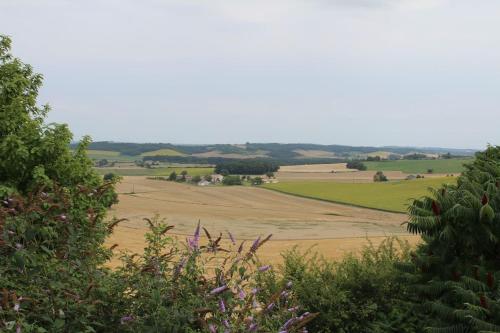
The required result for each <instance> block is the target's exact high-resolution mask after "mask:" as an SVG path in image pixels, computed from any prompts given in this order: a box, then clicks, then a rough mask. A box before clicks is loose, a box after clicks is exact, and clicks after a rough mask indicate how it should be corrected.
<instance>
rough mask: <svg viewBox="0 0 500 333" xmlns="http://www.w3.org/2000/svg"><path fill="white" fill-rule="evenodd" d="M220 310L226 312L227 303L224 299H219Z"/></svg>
mask: <svg viewBox="0 0 500 333" xmlns="http://www.w3.org/2000/svg"><path fill="white" fill-rule="evenodd" d="M219 310H220V312H226V304H225V303H224V300H223V299H220V300H219Z"/></svg>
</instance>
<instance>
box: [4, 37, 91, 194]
mask: <svg viewBox="0 0 500 333" xmlns="http://www.w3.org/2000/svg"><path fill="white" fill-rule="evenodd" d="M10 44H11V42H10V39H9V38H7V37H1V36H0V156H2V158H1V159H0V186H5V187H9V188H11V189H14V190H15V191H19V192H21V193H27V192H28V191H30V190H33V189H35V188H37V187H38V186H50V185H51V181H56V182H57V183H58V184H59V185H60V186H76V185H77V184H80V185H89V186H98V185H99V184H100V182H101V179H100V177H99V176H98V175H97V174H95V173H94V172H93V171H92V168H91V166H92V162H91V161H90V160H89V159H88V158H87V156H86V154H85V149H86V147H87V146H88V145H89V143H90V140H89V138H84V139H83V141H82V143H81V144H80V145H79V146H77V147H76V149H75V151H74V152H72V151H71V150H70V149H69V144H70V142H71V139H72V134H71V132H70V131H69V129H68V127H67V126H66V125H57V124H51V125H45V124H44V119H45V117H46V115H47V112H48V111H49V107H48V106H47V105H45V106H43V107H40V106H38V105H37V96H38V90H39V89H40V87H41V85H42V76H41V75H40V74H36V73H34V72H33V69H32V68H31V66H29V65H26V64H24V63H22V62H21V61H20V60H19V59H17V58H14V57H13V56H12V55H11V54H10Z"/></svg>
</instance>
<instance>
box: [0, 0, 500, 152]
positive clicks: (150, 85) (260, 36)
mask: <svg viewBox="0 0 500 333" xmlns="http://www.w3.org/2000/svg"><path fill="white" fill-rule="evenodd" d="M499 17H500V1H498V0H478V1H470V0H141V1H137V0H85V1H83V0H81V1H76V0H0V34H5V35H8V36H10V37H11V38H12V39H13V53H14V55H16V56H17V57H19V58H21V59H22V60H23V61H24V62H26V63H29V64H31V65H32V66H33V67H34V68H35V71H37V72H39V73H42V74H43V75H44V87H43V89H42V90H41V92H40V96H39V101H40V103H41V104H45V103H48V104H50V105H51V107H52V111H51V113H50V116H49V118H48V121H49V122H57V123H67V124H69V126H70V128H71V130H72V131H73V133H74V134H75V139H78V138H81V136H82V135H85V134H89V135H91V136H92V138H93V139H94V140H95V141H100V140H112V141H125V142H171V143H186V144H187V143H206V144H209V143H244V142H288V143H292V142H293V143H298V142H304V143H322V144H346V145H365V146H384V145H398V146H420V147H424V146H425V147H429V146H434V147H436V146H439V147H449V148H452V147H455V148H473V149H479V148H484V147H485V146H486V144H488V143H490V144H500V129H499V123H500V122H499V120H500V33H499V32H500V20H499V19H498V18H499Z"/></svg>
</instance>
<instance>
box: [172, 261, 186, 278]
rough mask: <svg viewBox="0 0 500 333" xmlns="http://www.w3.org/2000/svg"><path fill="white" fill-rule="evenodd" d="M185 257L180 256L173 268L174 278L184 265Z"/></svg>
mask: <svg viewBox="0 0 500 333" xmlns="http://www.w3.org/2000/svg"><path fill="white" fill-rule="evenodd" d="M186 261H187V258H182V259H181V260H180V261H179V263H178V264H177V266H176V267H175V270H174V279H176V278H177V277H178V276H179V275H180V274H181V271H182V269H183V268H184V266H185V265H186Z"/></svg>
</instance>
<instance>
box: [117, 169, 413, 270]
mask: <svg viewBox="0 0 500 333" xmlns="http://www.w3.org/2000/svg"><path fill="white" fill-rule="evenodd" d="M117 189H118V192H119V199H120V202H119V203H118V204H117V205H115V206H114V208H113V209H112V210H111V212H110V215H111V216H116V217H117V218H127V219H128V221H125V222H122V223H120V224H119V226H118V227H117V228H116V229H115V232H114V234H113V235H112V237H111V238H110V239H109V243H110V244H115V243H116V244H118V245H119V249H122V250H125V249H129V250H132V251H135V252H140V251H141V250H142V248H143V246H144V241H143V236H144V233H145V232H146V230H147V227H146V222H145V221H144V220H143V218H145V217H152V216H153V215H154V214H159V215H160V216H161V217H162V218H165V219H166V222H167V223H168V224H171V225H175V229H174V233H175V234H176V235H177V236H179V237H180V239H184V238H185V236H186V235H189V234H192V232H193V230H194V228H195V226H196V224H197V223H198V221H201V224H202V225H203V226H205V227H206V228H207V229H208V230H209V231H210V232H211V233H213V234H218V233H219V232H222V233H223V234H226V231H231V232H232V233H233V234H234V235H235V236H236V238H238V239H239V240H242V239H247V240H252V239H254V238H256V237H258V236H266V235H268V234H273V237H272V241H270V242H269V243H268V244H266V246H264V247H263V249H262V250H261V253H260V256H261V258H262V259H264V260H268V261H270V262H278V261H279V258H280V253H281V252H283V251H284V250H286V249H290V248H292V247H293V246H295V245H298V246H299V247H300V248H302V249H304V250H305V249H308V248H310V247H312V246H315V249H317V250H318V251H319V252H320V253H321V254H324V255H325V256H327V257H330V258H339V257H341V256H342V255H344V254H345V253H346V252H352V251H357V250H359V249H360V248H361V247H362V246H363V244H366V243H367V239H370V240H372V241H373V242H374V243H377V242H379V241H381V240H382V239H383V238H384V237H386V236H389V235H399V236H403V237H404V238H406V239H408V240H409V241H410V242H412V243H414V242H416V241H417V239H418V238H416V237H412V236H408V235H407V234H406V232H405V229H404V227H403V226H401V223H402V222H404V221H405V219H406V216H405V215H404V214H397V213H388V212H381V211H376V210H371V209H365V208H358V207H351V206H346V205H340V204H334V203H328V202H321V201H317V200H312V199H305V198H299V197H294V196H290V195H286V194H281V193H277V192H274V191H269V190H265V189H261V188H256V187H242V186H234V187H229V186H227V187H226V186H214V187H199V186H194V185H187V184H179V183H172V182H166V181H158V180H150V179H146V177H138V176H137V177H132V176H130V177H124V178H123V180H122V182H121V183H120V184H119V185H118V187H117ZM226 235H227V234H226Z"/></svg>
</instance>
